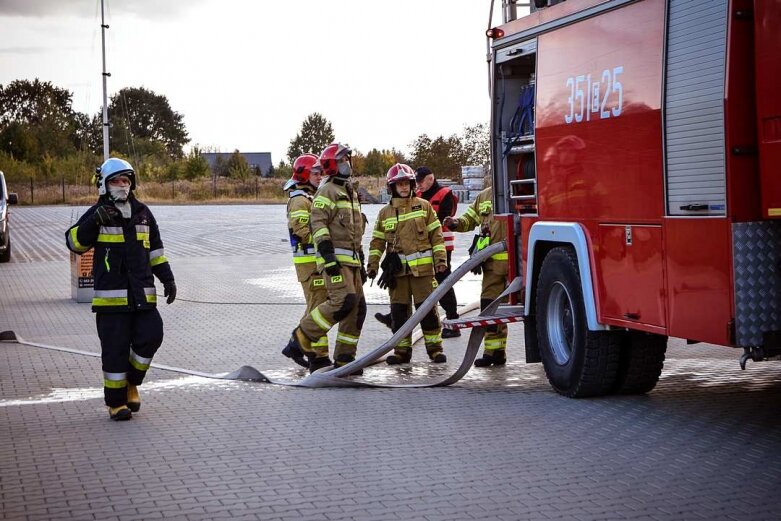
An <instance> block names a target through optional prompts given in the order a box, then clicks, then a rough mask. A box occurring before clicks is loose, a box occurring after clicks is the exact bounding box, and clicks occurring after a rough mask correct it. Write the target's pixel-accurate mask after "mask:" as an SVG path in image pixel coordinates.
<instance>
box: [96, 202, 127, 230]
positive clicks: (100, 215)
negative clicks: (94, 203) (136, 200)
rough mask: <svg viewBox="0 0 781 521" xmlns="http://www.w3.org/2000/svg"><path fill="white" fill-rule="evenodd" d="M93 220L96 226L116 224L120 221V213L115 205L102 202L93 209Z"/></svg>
mask: <svg viewBox="0 0 781 521" xmlns="http://www.w3.org/2000/svg"><path fill="white" fill-rule="evenodd" d="M95 222H96V223H97V225H98V226H118V225H120V224H121V223H122V213H121V212H120V211H119V210H117V208H116V207H115V206H111V205H110V204H104V205H103V206H98V208H97V210H95Z"/></svg>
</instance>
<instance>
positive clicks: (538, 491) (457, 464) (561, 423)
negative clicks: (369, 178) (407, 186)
mask: <svg viewBox="0 0 781 521" xmlns="http://www.w3.org/2000/svg"><path fill="white" fill-rule="evenodd" d="M377 209H378V207H367V213H368V214H369V217H370V220H372V219H373V216H374V215H376V212H377ZM153 210H154V212H155V214H156V216H157V218H158V221H160V223H161V229H162V233H163V239H164V241H165V243H166V250H167V254H168V257H169V259H170V260H171V263H172V266H173V269H174V272H175V274H176V276H177V284H178V286H179V296H180V300H179V301H177V302H176V303H174V304H173V305H172V306H165V305H164V306H162V309H161V313H162V315H163V318H164V320H165V323H166V340H165V343H164V345H163V347H162V348H161V351H160V352H159V354H158V356H157V357H156V362H159V363H162V364H167V365H173V366H178V367H185V368H190V369H195V370H200V371H208V372H221V371H231V370H234V369H236V368H238V367H239V366H241V365H244V364H249V365H252V366H254V367H256V368H258V369H260V370H261V371H263V372H267V373H268V374H269V375H271V376H274V377H278V378H284V379H296V378H301V377H303V375H304V374H303V371H301V370H297V369H293V368H292V367H291V366H290V364H288V363H287V361H286V359H283V358H282V357H281V356H280V355H279V354H278V352H279V350H280V348H281V346H282V345H283V344H284V343H285V341H286V338H287V336H288V335H289V333H290V330H291V329H292V328H293V326H294V325H295V323H296V320H297V318H298V316H299V315H300V314H301V312H302V310H303V306H302V305H301V303H300V297H299V289H298V286H297V284H296V283H295V278H294V275H293V271H292V268H290V266H289V254H288V250H287V246H286V243H285V240H286V239H285V231H284V228H285V227H284V218H283V215H282V214H283V209H282V207H279V206H276V207H274V206H266V207H264V206H209V207H181V206H179V207H155V208H153ZM78 213H79V209H72V208H57V207H52V208H14V209H13V217H12V219H13V223H12V224H13V248H14V250H13V256H14V258H13V261H12V262H11V263H10V264H4V265H0V331H2V330H8V329H11V330H14V331H16V332H17V333H18V334H19V335H21V336H22V337H24V338H25V339H27V340H31V341H35V342H40V343H45V344H53V345H59V346H65V347H69V348H74V349H81V350H85V351H90V352H95V353H97V352H99V345H98V341H97V337H96V334H95V328H94V318H93V316H92V314H91V313H90V311H89V306H88V305H87V304H76V303H75V302H73V301H72V300H70V298H69V297H70V286H69V273H70V272H69V262H68V260H67V254H66V250H65V247H64V240H63V231H64V229H65V228H66V227H67V226H68V223H69V222H70V221H71V219H72V218H75V217H76V216H77V215H78ZM459 241H460V242H459V248H460V249H459V252H461V256H458V257H457V259H459V260H460V259H462V258H463V256H462V255H463V252H464V251H465V249H466V245H467V243H468V242H469V238H468V237H461V238H460V239H459ZM478 287H479V280H478V279H476V278H470V279H468V280H465V281H462V282H459V284H458V286H457V293H458V296H459V301H460V302H463V303H467V302H470V301H471V300H474V298H475V297H476V295H477V291H478ZM367 292H368V297H369V301H370V303H372V305H370V307H369V311H370V315H371V314H373V313H374V312H375V311H380V310H382V311H384V310H385V309H386V307H387V306H386V304H385V303H386V302H387V298H385V296H384V295H383V293H382V292H380V291H378V290H377V289H376V288H368V289H367ZM193 301H200V302H212V304H205V303H200V302H193ZM237 302H240V303H243V304H240V305H239V304H229V303H237ZM522 333H523V331H522V326H519V325H517V326H512V327H511V329H510V335H511V351H510V352H509V353H508V354H509V356H510V363H509V364H508V365H507V366H506V367H504V368H494V369H490V370H476V369H474V370H472V371H471V372H470V373H469V374H468V375H467V376H466V377H465V378H464V379H463V380H462V381H461V382H459V383H458V384H457V385H456V386H453V387H450V388H444V389H420V390H359V389H321V390H310V389H297V388H287V387H280V386H272V385H268V384H251V383H240V382H225V381H215V380H209V379H205V378H198V377H191V376H182V375H180V374H177V373H172V372H167V371H162V370H152V371H151V372H150V374H149V378H148V381H147V383H146V384H145V385H144V386H143V387H142V396H143V398H144V405H143V408H142V410H141V412H140V413H139V414H137V415H136V416H135V417H134V419H133V420H132V421H130V422H126V423H114V422H110V421H108V419H107V415H106V413H105V410H104V407H103V403H102V391H101V388H100V384H101V376H100V364H99V360H98V359H97V358H93V357H88V356H79V355H73V354H68V353H62V352H57V351H51V350H45V349H40V348H33V347H26V346H20V345H16V344H7V343H4V344H0V518H2V519H122V520H130V519H155V518H172V519H264V520H265V519H270V520H271V519H291V520H292V519H296V520H298V519H368V520H384V519H402V520H408V519H420V520H432V521H433V520H451V519H452V520H456V519H507V520H517V519H655V520H657V519H658V520H663V519H698V518H703V519H735V520H745V519H751V520H755V519H768V520H769V519H779V518H781V497H779V496H780V493H779V490H780V486H781V429H780V427H781V415H780V414H779V411H781V375H780V374H779V367H781V366H779V364H778V363H775V362H771V363H764V364H753V363H751V362H750V363H749V368H748V370H747V371H744V372H741V371H740V369H739V367H738V364H737V356H738V354H739V353H737V352H736V351H733V350H729V349H727V348H719V347H715V346H708V345H695V346H686V345H685V344H684V343H683V342H681V341H678V340H675V341H671V342H670V348H669V350H668V359H667V361H666V363H665V371H664V373H663V375H662V379H661V381H660V383H659V385H658V386H657V388H656V390H654V391H653V392H652V393H650V394H649V395H648V396H643V397H610V398H604V399H595V400H570V399H566V398H562V397H560V396H558V395H556V394H555V393H554V392H553V391H551V390H550V388H549V387H548V385H547V383H546V381H545V378H544V374H543V371H542V368H541V366H539V365H526V364H524V363H523V362H522V352H523V349H522V347H523V345H522V337H523V334H522ZM387 336H388V334H387V330H385V329H383V326H381V325H379V324H378V323H376V322H375V321H374V320H373V319H371V318H370V319H369V320H367V327H366V328H365V331H364V335H363V337H362V340H361V346H360V347H359V351H360V352H366V351H368V350H369V349H370V348H372V347H375V346H376V345H378V344H379V343H380V342H382V341H383V340H384V339H385V338H387ZM464 344H465V342H464V341H463V340H449V341H448V342H447V347H446V350H447V353H448V355H449V356H450V362H449V363H448V364H446V367H442V366H438V367H436V368H432V367H429V364H428V363H426V362H425V355H423V353H417V354H416V355H415V363H414V364H413V366H412V367H411V368H408V369H402V370H399V369H395V368H389V367H386V366H385V367H383V366H377V367H372V368H370V369H368V370H367V371H366V374H365V376H364V377H363V378H365V379H366V380H370V381H385V382H400V381H425V380H426V379H429V378H432V377H434V376H437V375H441V374H444V373H445V372H448V371H452V370H454V369H455V365H456V363H457V361H458V359H459V357H460V355H461V353H463V349H464Z"/></svg>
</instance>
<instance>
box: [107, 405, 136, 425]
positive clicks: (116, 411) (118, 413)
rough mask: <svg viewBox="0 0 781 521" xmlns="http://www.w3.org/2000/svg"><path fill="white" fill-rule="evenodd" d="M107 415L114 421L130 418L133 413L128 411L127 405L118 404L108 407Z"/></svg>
mask: <svg viewBox="0 0 781 521" xmlns="http://www.w3.org/2000/svg"><path fill="white" fill-rule="evenodd" d="M108 416H109V418H111V419H112V420H114V421H117V422H121V421H125V420H129V419H131V418H132V417H133V413H132V412H130V409H128V406H127V405H120V406H119V407H109V408H108Z"/></svg>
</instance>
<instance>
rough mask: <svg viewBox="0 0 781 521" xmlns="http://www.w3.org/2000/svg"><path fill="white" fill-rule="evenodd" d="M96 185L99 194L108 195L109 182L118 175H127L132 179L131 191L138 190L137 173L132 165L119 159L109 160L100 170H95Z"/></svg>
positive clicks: (112, 158)
mask: <svg viewBox="0 0 781 521" xmlns="http://www.w3.org/2000/svg"><path fill="white" fill-rule="evenodd" d="M95 172H96V173H95V184H96V185H97V186H98V194H99V195H106V194H107V193H108V187H107V184H108V180H109V179H111V178H112V177H114V176H117V175H120V174H122V175H125V176H127V177H128V178H129V179H130V190H135V188H136V172H135V170H133V167H132V166H130V163H128V162H127V161H125V160H124V159H119V158H118V157H111V158H109V159H107V160H106V161H105V162H104V163H103V164H102V165H101V166H100V168H97V169H95Z"/></svg>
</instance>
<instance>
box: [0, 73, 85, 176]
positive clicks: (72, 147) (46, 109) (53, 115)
mask: <svg viewBox="0 0 781 521" xmlns="http://www.w3.org/2000/svg"><path fill="white" fill-rule="evenodd" d="M72 104H73V94H72V93H71V92H70V91H69V90H67V89H62V88H59V87H56V86H54V85H52V83H50V82H48V81H43V82H42V81H40V80H38V79H35V80H34V81H29V80H14V81H12V82H11V83H9V84H8V85H6V86H2V85H0V150H4V151H6V152H8V153H9V154H13V155H14V157H16V158H17V159H21V160H24V161H32V162H35V163H39V162H40V161H41V160H42V159H43V156H44V154H45V153H46V154H49V156H51V157H63V156H66V155H69V154H73V153H75V152H76V151H78V150H80V149H81V147H82V144H83V137H84V134H85V132H86V129H85V128H84V125H85V123H86V122H87V121H88V118H87V117H86V116H84V115H80V114H79V113H77V112H75V111H74V110H73V106H72Z"/></svg>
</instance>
